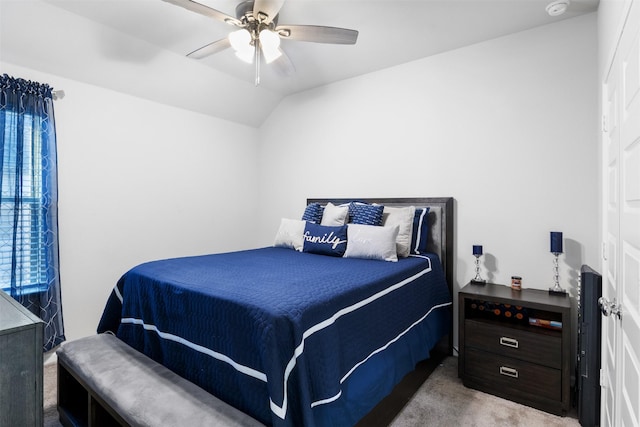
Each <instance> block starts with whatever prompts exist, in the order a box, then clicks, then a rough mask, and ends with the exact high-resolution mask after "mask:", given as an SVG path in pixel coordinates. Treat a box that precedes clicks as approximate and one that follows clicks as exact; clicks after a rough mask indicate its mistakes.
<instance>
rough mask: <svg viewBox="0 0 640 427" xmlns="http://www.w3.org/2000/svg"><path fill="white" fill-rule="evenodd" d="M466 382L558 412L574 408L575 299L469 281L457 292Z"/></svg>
mask: <svg viewBox="0 0 640 427" xmlns="http://www.w3.org/2000/svg"><path fill="white" fill-rule="evenodd" d="M458 304H459V305H458V309H459V312H458V320H459V331H458V342H459V347H460V354H459V360H458V375H459V376H460V378H461V379H462V381H463V383H464V385H465V386H467V387H470V388H474V389H477V390H481V391H484V392H486V393H490V394H494V395H496V396H499V397H502V398H505V399H509V400H513V401H514V402H518V403H522V404H524V405H528V406H532V407H534V408H538V409H541V410H543V411H547V412H550V413H553V414H557V415H564V414H566V412H567V411H568V410H569V408H570V389H571V388H570V382H571V375H570V367H571V360H572V357H571V354H570V352H571V301H570V298H569V297H568V296H563V295H551V294H549V292H548V291H542V290H537V289H522V290H514V289H511V287H509V286H503V285H496V284H490V283H488V284H485V285H472V284H469V285H467V286H465V287H464V288H462V289H461V290H460V292H459V293H458Z"/></svg>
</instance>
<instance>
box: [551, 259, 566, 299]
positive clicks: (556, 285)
mask: <svg viewBox="0 0 640 427" xmlns="http://www.w3.org/2000/svg"><path fill="white" fill-rule="evenodd" d="M561 253H562V252H553V287H552V288H549V293H550V294H559V295H560V294H561V295H566V294H567V291H566V290H564V289H563V288H562V287H561V286H560V274H559V273H558V257H559V256H560V254H561Z"/></svg>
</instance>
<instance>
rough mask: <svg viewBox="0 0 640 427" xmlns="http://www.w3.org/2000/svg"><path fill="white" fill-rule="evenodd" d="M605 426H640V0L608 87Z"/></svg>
mask: <svg viewBox="0 0 640 427" xmlns="http://www.w3.org/2000/svg"><path fill="white" fill-rule="evenodd" d="M602 99H603V105H602V109H603V113H604V114H605V115H606V116H607V117H606V120H605V124H606V126H605V127H604V128H605V129H604V132H603V136H602V143H603V147H602V152H603V157H604V158H603V162H604V163H603V166H604V167H605V169H604V173H603V178H604V179H605V183H604V185H603V191H604V192H605V193H606V194H603V200H604V201H605V215H604V220H603V229H604V238H605V244H606V253H605V258H606V259H605V264H604V265H605V272H606V278H605V280H603V282H604V283H603V296H605V297H606V298H607V299H608V300H609V301H612V300H613V299H614V298H615V299H616V302H617V303H618V305H619V307H620V308H621V314H620V315H619V316H617V315H616V316H614V315H610V316H606V317H604V318H603V337H602V338H603V349H602V357H603V359H602V360H603V362H602V369H603V381H602V384H601V386H602V387H603V394H602V395H603V399H602V416H601V417H602V420H601V421H602V425H603V426H616V427H617V426H639V425H640V1H634V2H633V3H632V4H631V7H630V8H629V12H628V15H627V17H626V21H625V25H624V27H623V29H622V33H621V35H620V39H619V43H618V48H617V50H616V51H615V54H614V57H613V61H612V64H611V67H610V70H609V73H608V74H607V77H606V79H605V81H604V85H603V98H602Z"/></svg>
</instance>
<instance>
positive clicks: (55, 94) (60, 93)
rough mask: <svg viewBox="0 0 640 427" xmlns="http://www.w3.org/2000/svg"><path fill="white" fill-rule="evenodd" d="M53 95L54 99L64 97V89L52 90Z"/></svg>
mask: <svg viewBox="0 0 640 427" xmlns="http://www.w3.org/2000/svg"><path fill="white" fill-rule="evenodd" d="M51 97H52V98H53V100H54V101H57V100H58V99H62V98H64V90H62V89H60V90H54V91H52V92H51Z"/></svg>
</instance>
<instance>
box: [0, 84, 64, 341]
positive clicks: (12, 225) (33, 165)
mask: <svg viewBox="0 0 640 427" xmlns="http://www.w3.org/2000/svg"><path fill="white" fill-rule="evenodd" d="M58 263H59V260H58V181H57V157H56V132H55V121H54V116H53V99H52V89H51V88H50V87H49V86H48V85H46V84H41V83H36V82H31V81H27V80H23V79H18V78H13V77H9V76H7V75H6V74H5V75H3V76H0V288H1V289H2V290H3V291H5V292H7V293H9V294H10V295H11V296H12V297H13V298H14V299H16V300H17V301H18V302H20V303H21V304H22V305H24V306H25V307H26V308H27V309H28V310H29V311H31V312H32V313H34V314H35V315H36V316H38V317H40V318H41V319H42V320H43V322H44V334H43V335H44V343H43V350H44V351H48V350H51V349H52V348H54V347H55V346H57V345H58V344H60V343H61V342H62V341H64V339H65V337H64V326H63V322H62V307H61V296H60V274H59V271H58Z"/></svg>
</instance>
